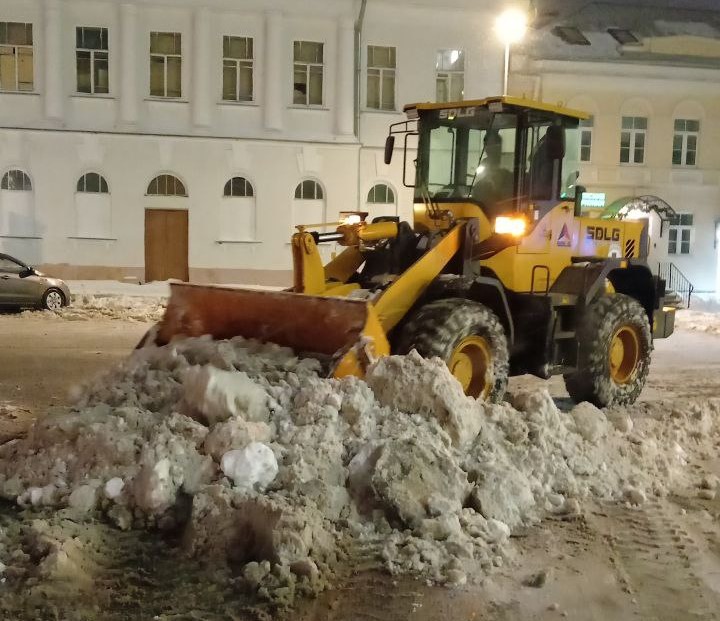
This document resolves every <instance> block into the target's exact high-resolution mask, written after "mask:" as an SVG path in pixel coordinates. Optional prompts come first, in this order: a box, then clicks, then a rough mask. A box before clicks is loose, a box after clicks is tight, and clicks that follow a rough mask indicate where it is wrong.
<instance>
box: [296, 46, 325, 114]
mask: <svg viewBox="0 0 720 621" xmlns="http://www.w3.org/2000/svg"><path fill="white" fill-rule="evenodd" d="M296 43H299V44H300V45H301V46H302V44H303V43H312V44H314V45H319V46H320V53H321V55H322V62H317V61H315V62H309V61H305V60H296V59H295V44H296ZM298 66H304V67H305V103H302V102H297V101H295V93H296V92H297V89H296V88H295V84H297V82H295V73H296V72H297V71H298ZM316 67H320V103H310V75H311V73H312V68H316ZM292 93H293V98H292V105H293V106H297V107H301V108H322V107H323V106H324V105H325V42H324V41H308V40H305V39H293V71H292Z"/></svg>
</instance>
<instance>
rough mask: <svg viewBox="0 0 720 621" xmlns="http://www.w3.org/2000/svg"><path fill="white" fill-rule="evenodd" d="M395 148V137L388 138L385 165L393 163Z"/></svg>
mask: <svg viewBox="0 0 720 621" xmlns="http://www.w3.org/2000/svg"><path fill="white" fill-rule="evenodd" d="M394 148H395V136H392V135H390V136H388V137H387V138H386V139H385V164H386V165H388V164H390V162H392V156H393V149H394Z"/></svg>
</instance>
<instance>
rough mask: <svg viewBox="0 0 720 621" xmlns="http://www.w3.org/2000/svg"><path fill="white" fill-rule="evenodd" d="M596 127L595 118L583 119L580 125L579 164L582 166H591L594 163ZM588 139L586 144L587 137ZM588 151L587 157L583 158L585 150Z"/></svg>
mask: <svg viewBox="0 0 720 621" xmlns="http://www.w3.org/2000/svg"><path fill="white" fill-rule="evenodd" d="M594 127H595V119H594V117H592V116H591V117H590V118H589V119H583V120H581V121H580V123H579V125H578V162H580V163H581V164H589V163H590V162H592V151H593V149H592V147H593V128H594ZM586 136H587V137H588V141H587V144H584V139H585V137H586ZM585 149H587V157H583V154H584V150H585Z"/></svg>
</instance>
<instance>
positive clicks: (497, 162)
mask: <svg viewBox="0 0 720 621" xmlns="http://www.w3.org/2000/svg"><path fill="white" fill-rule="evenodd" d="M484 145H485V147H484V153H485V157H484V158H483V159H482V160H481V161H480V163H479V165H478V167H477V170H476V173H475V180H474V182H473V185H472V190H471V192H470V196H471V197H472V198H473V200H475V201H477V202H478V203H480V204H481V205H482V206H483V207H484V208H485V210H486V213H487V215H488V216H489V217H493V216H496V215H498V214H500V213H502V212H503V211H505V210H506V208H507V203H506V201H508V200H510V199H512V198H513V192H514V187H513V183H514V176H513V172H512V171H511V170H508V169H507V168H504V167H503V166H502V137H501V136H500V134H499V133H498V131H497V130H493V129H491V130H490V131H488V133H487V135H486V136H485V140H484Z"/></svg>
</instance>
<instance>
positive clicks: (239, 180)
mask: <svg viewBox="0 0 720 621" xmlns="http://www.w3.org/2000/svg"><path fill="white" fill-rule="evenodd" d="M223 196H242V197H250V196H254V192H253V187H252V184H251V183H250V182H249V181H248V180H247V179H245V177H233V178H232V179H228V182H227V183H226V184H225V189H224V190H223Z"/></svg>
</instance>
